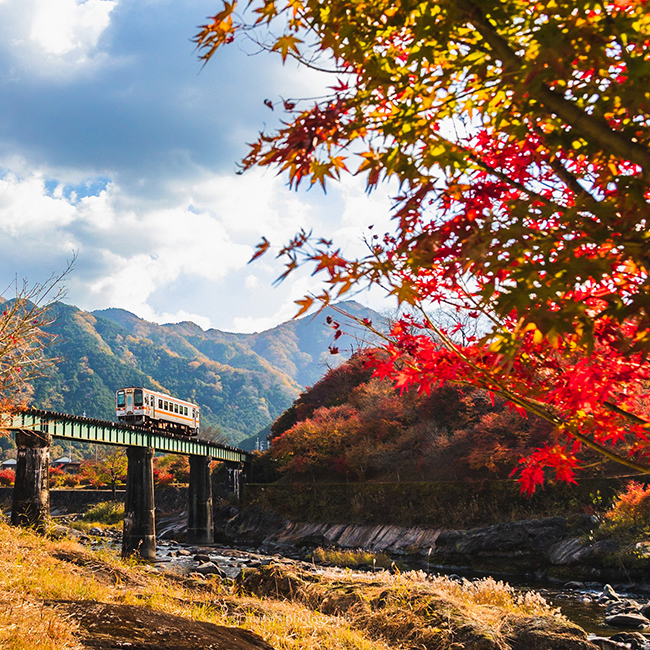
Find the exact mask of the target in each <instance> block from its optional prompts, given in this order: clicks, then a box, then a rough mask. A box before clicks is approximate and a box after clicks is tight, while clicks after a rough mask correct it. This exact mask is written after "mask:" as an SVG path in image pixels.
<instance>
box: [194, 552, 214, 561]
mask: <svg viewBox="0 0 650 650" xmlns="http://www.w3.org/2000/svg"><path fill="white" fill-rule="evenodd" d="M194 561H195V562H201V563H205V562H209V561H210V556H209V555H206V554H205V553H197V554H196V555H195V556H194Z"/></svg>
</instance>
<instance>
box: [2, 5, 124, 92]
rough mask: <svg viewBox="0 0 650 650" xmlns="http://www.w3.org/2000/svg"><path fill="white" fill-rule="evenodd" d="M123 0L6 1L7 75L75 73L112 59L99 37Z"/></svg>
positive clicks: (16, 77)
mask: <svg viewBox="0 0 650 650" xmlns="http://www.w3.org/2000/svg"><path fill="white" fill-rule="evenodd" d="M117 4H118V0H8V1H5V2H4V3H0V41H1V44H0V49H2V50H5V51H6V52H7V54H8V57H9V59H8V60H9V65H8V66H7V67H6V69H5V71H4V76H5V77H6V78H9V79H11V80H12V81H13V82H18V81H20V80H21V79H23V78H26V79H33V78H38V77H56V78H62V77H71V76H74V75H75V74H77V73H78V72H80V71H82V70H86V69H88V68H89V67H92V66H93V65H96V64H98V63H103V62H105V61H106V60H107V58H108V57H107V54H106V52H102V51H101V49H100V48H99V41H100V38H101V36H102V34H104V32H105V31H106V29H107V28H108V27H109V25H110V22H111V13H112V12H113V10H114V9H115V7H116V6H117Z"/></svg>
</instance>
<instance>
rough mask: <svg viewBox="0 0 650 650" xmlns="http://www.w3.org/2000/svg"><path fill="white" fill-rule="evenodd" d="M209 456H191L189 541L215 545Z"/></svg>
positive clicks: (188, 518)
mask: <svg viewBox="0 0 650 650" xmlns="http://www.w3.org/2000/svg"><path fill="white" fill-rule="evenodd" d="M210 462H211V458H210V457H209V456H190V488H189V504H188V517H187V541H188V542H189V543H190V544H213V543H214V527H213V522H212V479H211V476H210Z"/></svg>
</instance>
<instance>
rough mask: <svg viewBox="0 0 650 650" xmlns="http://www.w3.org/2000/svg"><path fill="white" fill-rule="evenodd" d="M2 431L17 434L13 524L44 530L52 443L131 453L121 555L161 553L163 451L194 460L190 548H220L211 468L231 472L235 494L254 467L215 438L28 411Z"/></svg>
mask: <svg viewBox="0 0 650 650" xmlns="http://www.w3.org/2000/svg"><path fill="white" fill-rule="evenodd" d="M0 428H2V429H6V430H9V431H12V432H14V433H15V436H16V446H17V447H18V455H17V464H16V481H15V485H14V496H13V505H12V511H11V523H12V524H14V525H16V526H33V527H35V528H37V529H42V528H43V527H44V525H45V522H46V520H47V517H48V515H49V511H50V500H49V459H50V444H51V441H52V439H63V440H78V441H81V442H90V443H97V444H105V445H120V446H124V447H126V454H127V459H128V469H127V479H126V497H125V503H124V536H123V541H122V554H123V555H125V556H127V555H132V554H134V553H138V554H139V555H140V556H141V557H143V558H146V559H153V558H155V555H156V524H155V518H154V511H155V503H154V489H153V456H154V453H155V452H156V451H162V452H166V453H172V454H183V455H187V456H189V461H190V484H189V502H188V529H187V537H188V541H189V542H190V543H194V544H211V543H213V542H214V530H213V521H212V482H211V480H210V462H211V461H212V460H219V461H223V462H225V463H226V465H227V466H228V468H229V470H230V472H229V474H230V477H231V482H232V489H233V490H234V491H236V492H237V493H238V492H239V489H240V483H241V481H242V480H243V478H244V476H245V474H246V471H247V469H248V468H249V466H250V461H251V454H250V453H249V452H246V451H243V450H242V449H237V448H235V447H229V446H227V445H220V444H216V443H213V442H210V441H208V440H202V439H200V438H194V437H190V436H182V435H176V434H171V433H167V432H164V431H159V430H155V429H147V428H144V427H138V426H133V425H129V424H124V423H116V422H107V421H104V420H94V419H92V418H86V417H81V416H76V415H66V414H64V413H54V412H51V411H42V410H37V409H24V410H22V411H20V412H18V413H14V414H10V415H8V414H5V415H2V416H0Z"/></svg>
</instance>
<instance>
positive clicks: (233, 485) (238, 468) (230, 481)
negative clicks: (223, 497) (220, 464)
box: [226, 463, 245, 499]
mask: <svg viewBox="0 0 650 650" xmlns="http://www.w3.org/2000/svg"><path fill="white" fill-rule="evenodd" d="M227 468H228V477H227V479H226V490H227V491H228V492H229V493H230V494H234V495H235V496H236V497H237V499H239V498H240V497H241V493H242V483H243V482H244V478H245V477H244V463H227Z"/></svg>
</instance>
